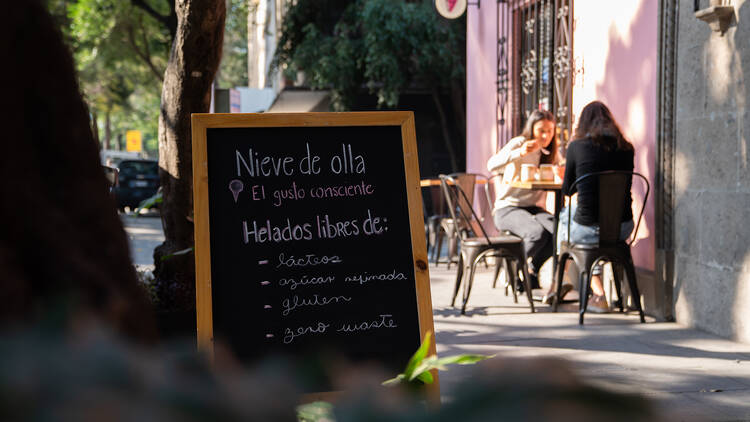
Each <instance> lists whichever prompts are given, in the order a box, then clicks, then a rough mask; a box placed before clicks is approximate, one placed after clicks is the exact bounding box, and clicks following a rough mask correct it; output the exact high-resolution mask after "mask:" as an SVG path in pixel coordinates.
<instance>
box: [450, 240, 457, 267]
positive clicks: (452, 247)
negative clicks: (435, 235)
mask: <svg viewBox="0 0 750 422" xmlns="http://www.w3.org/2000/svg"><path fill="white" fill-rule="evenodd" d="M448 242H449V243H448V269H449V270H450V269H451V264H452V263H453V256H454V255H457V251H458V239H457V238H456V236H450V238H449V239H448Z"/></svg>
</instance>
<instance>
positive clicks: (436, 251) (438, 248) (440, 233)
mask: <svg viewBox="0 0 750 422" xmlns="http://www.w3.org/2000/svg"><path fill="white" fill-rule="evenodd" d="M444 237H445V231H444V230H443V229H442V227H441V228H439V229H438V232H437V240H436V241H435V245H436V248H435V249H433V252H434V258H433V261H435V267H436V268H437V266H438V264H439V263H440V252H441V249H443V238H444Z"/></svg>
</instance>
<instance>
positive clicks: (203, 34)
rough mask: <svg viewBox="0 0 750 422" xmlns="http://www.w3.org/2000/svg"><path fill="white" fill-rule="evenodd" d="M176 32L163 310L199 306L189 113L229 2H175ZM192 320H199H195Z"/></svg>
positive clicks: (214, 61)
mask: <svg viewBox="0 0 750 422" xmlns="http://www.w3.org/2000/svg"><path fill="white" fill-rule="evenodd" d="M175 12H176V16H177V30H176V33H175V37H174V42H173V44H172V51H171V54H170V58H169V63H168V64H167V70H166V72H165V74H164V84H163V87H162V96H161V113H160V115H159V167H160V176H161V187H162V192H163V202H162V204H161V218H162V224H163V226H164V237H165V240H164V243H162V244H161V245H160V246H158V247H157V248H156V249H155V250H154V263H155V265H156V270H155V272H154V275H155V276H156V281H157V282H156V288H157V291H156V293H157V295H158V300H159V303H158V305H159V308H160V310H162V311H165V310H168V311H186V310H187V311H189V310H194V309H195V263H194V256H193V254H192V253H188V254H178V255H175V253H176V252H180V251H184V250H186V249H189V248H192V246H193V242H194V239H193V222H192V213H193V202H192V196H193V195H192V186H193V169H192V142H191V133H190V115H191V113H206V112H208V111H209V106H210V101H211V84H212V82H213V80H214V76H215V75H216V71H217V69H218V67H219V62H220V60H221V49H222V43H223V36H224V19H225V17H226V4H225V0H180V1H177V2H176V8H175ZM191 322H192V323H194V322H195V321H191Z"/></svg>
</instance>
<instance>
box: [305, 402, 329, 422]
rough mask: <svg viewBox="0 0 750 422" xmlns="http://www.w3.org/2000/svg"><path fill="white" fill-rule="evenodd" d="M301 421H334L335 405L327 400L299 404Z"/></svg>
mask: <svg viewBox="0 0 750 422" xmlns="http://www.w3.org/2000/svg"><path fill="white" fill-rule="evenodd" d="M297 420H298V421H299V422H333V421H334V420H335V419H334V417H333V405H332V404H331V403H328V402H325V401H316V402H312V403H305V404H302V405H299V406H297Z"/></svg>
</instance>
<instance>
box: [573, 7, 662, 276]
mask: <svg viewBox="0 0 750 422" xmlns="http://www.w3.org/2000/svg"><path fill="white" fill-rule="evenodd" d="M574 20H575V25H574V27H575V32H574V33H573V43H574V45H573V56H574V58H575V65H576V71H577V73H576V80H575V84H574V86H573V113H574V115H573V118H574V119H575V118H576V117H577V115H578V113H580V111H581V109H583V107H584V106H585V105H586V104H588V103H589V102H590V101H592V100H599V101H602V102H604V103H605V104H607V106H609V108H610V109H611V110H612V114H614V116H615V119H617V122H618V123H619V124H620V127H621V129H622V130H623V132H624V134H625V136H626V137H627V138H628V140H630V142H632V143H633V145H634V146H635V151H636V154H635V171H637V172H639V173H642V174H643V175H644V176H646V177H647V178H648V179H649V183H650V184H651V187H652V188H653V187H654V184H655V175H656V171H655V165H656V112H657V109H656V107H657V101H656V100H657V94H658V93H657V70H658V69H657V67H658V53H659V52H658V44H659V43H658V25H659V10H658V2H656V1H653V0H630V1H618V2H609V1H608V2H603V1H601V0H574ZM634 193H635V194H634V196H635V197H637V198H642V197H643V192H642V190H641V189H640V186H639V185H637V184H635V183H634ZM638 205H639V206H640V205H641V204H640V203H639V204H638ZM644 223H645V224H644ZM638 237H639V240H638V242H637V243H636V245H635V246H634V248H633V259H634V260H635V263H636V265H638V266H639V267H642V268H645V269H649V270H653V269H654V256H655V250H656V249H655V230H654V196H653V192H651V194H650V198H649V200H648V203H647V207H646V212H645V222H641V229H640V230H639V233H638Z"/></svg>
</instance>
